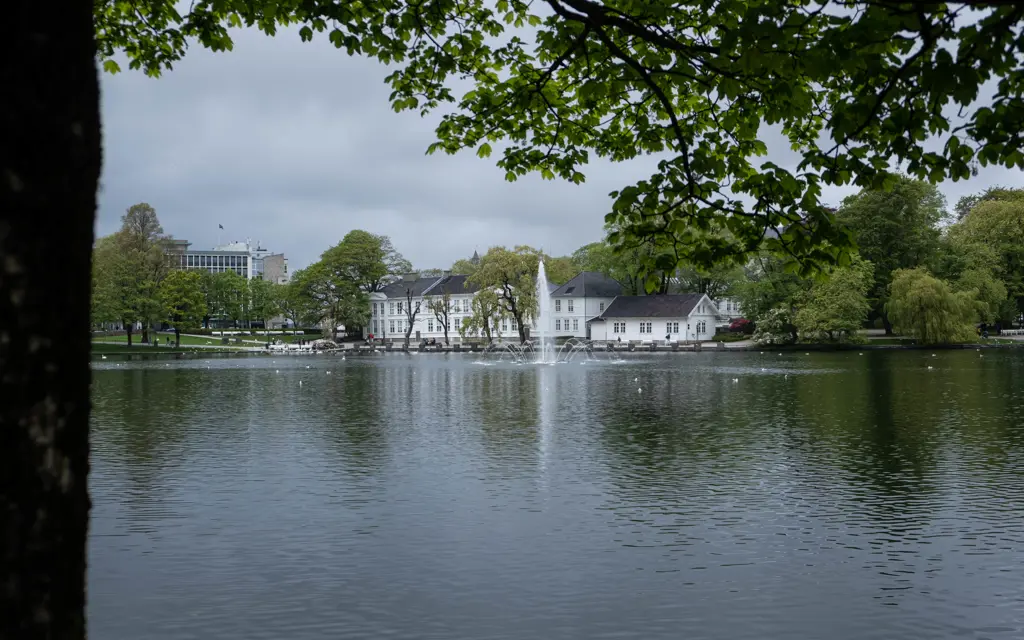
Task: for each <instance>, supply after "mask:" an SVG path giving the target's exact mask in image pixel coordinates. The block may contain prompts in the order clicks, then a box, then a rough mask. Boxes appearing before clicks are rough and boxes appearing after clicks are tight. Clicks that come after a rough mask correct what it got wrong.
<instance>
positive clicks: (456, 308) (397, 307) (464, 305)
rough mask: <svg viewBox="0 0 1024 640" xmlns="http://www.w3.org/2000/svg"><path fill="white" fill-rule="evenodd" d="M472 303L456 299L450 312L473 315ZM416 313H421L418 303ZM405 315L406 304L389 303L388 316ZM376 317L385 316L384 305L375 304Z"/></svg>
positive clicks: (449, 307)
mask: <svg viewBox="0 0 1024 640" xmlns="http://www.w3.org/2000/svg"><path fill="white" fill-rule="evenodd" d="M470 306H471V302H470V301H469V300H463V299H461V298H460V299H456V300H452V301H451V302H450V303H449V306H448V311H449V312H451V313H472V311H471V310H470ZM415 309H416V311H415V312H416V313H419V311H420V303H419V301H417V302H416V307H415ZM403 313H405V302H389V303H388V315H389V316H393V315H402V314H403ZM372 315H374V316H382V315H384V303H383V302H374V303H373V314H372Z"/></svg>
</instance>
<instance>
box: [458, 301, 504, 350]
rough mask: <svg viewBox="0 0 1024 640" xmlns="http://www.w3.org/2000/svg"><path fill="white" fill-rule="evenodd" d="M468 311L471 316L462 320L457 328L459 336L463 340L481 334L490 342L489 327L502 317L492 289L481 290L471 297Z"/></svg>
mask: <svg viewBox="0 0 1024 640" xmlns="http://www.w3.org/2000/svg"><path fill="white" fill-rule="evenodd" d="M470 310H471V311H472V315H469V316H466V317H464V318H463V319H462V326H461V327H458V330H459V334H460V335H461V336H462V337H463V338H465V337H467V336H475V335H480V334H483V336H484V337H485V338H486V339H487V341H488V342H490V341H491V327H493V326H494V324H495V323H496V322H498V321H499V320H500V319H501V317H502V310H501V307H500V305H499V303H498V294H497V293H495V291H494V289H481V290H480V291H478V292H477V293H476V295H475V296H473V302H472V303H471V305H470Z"/></svg>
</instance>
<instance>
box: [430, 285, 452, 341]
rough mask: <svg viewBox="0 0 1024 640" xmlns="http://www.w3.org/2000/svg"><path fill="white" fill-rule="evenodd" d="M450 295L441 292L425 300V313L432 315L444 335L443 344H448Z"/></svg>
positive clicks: (446, 292)
mask: <svg viewBox="0 0 1024 640" xmlns="http://www.w3.org/2000/svg"><path fill="white" fill-rule="evenodd" d="M451 311H452V294H451V292H449V291H447V290H443V291H442V292H441V294H440V295H436V296H430V297H428V298H427V312H428V313H432V314H434V319H435V320H436V321H437V324H438V326H440V327H441V331H442V332H443V333H444V343H445V345H447V344H448V329H450V328H451Z"/></svg>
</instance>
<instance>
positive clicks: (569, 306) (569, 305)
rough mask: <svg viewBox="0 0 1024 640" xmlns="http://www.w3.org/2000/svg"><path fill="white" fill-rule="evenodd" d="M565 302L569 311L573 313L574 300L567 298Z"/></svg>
mask: <svg viewBox="0 0 1024 640" xmlns="http://www.w3.org/2000/svg"><path fill="white" fill-rule="evenodd" d="M565 304H566V306H567V307H568V308H569V313H572V300H566V301H565Z"/></svg>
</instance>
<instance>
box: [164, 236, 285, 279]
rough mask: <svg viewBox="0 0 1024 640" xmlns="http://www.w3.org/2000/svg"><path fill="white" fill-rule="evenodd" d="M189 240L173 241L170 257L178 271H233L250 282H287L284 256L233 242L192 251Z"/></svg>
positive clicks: (168, 251)
mask: <svg viewBox="0 0 1024 640" xmlns="http://www.w3.org/2000/svg"><path fill="white" fill-rule="evenodd" d="M190 247H191V243H190V242H188V241H187V240H173V241H171V243H170V246H169V247H168V250H167V254H168V256H169V257H171V260H172V261H173V262H174V266H176V267H178V268H179V269H187V270H198V271H207V272H209V273H224V272H225V271H234V272H235V273H237V274H238V275H240V276H242V277H243V278H246V279H247V280H251V279H253V278H263V279H264V280H270V281H271V282H276V283H278V284H285V283H287V282H288V279H289V276H288V259H287V258H285V257H284V254H281V253H270V251H268V250H267V249H264V248H262V247H260V246H259V243H257V244H256V246H253V245H252V243H251V242H249V241H248V240H246V241H245V242H232V243H229V244H225V245H220V246H218V247H214V248H213V249H191V248H190Z"/></svg>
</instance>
